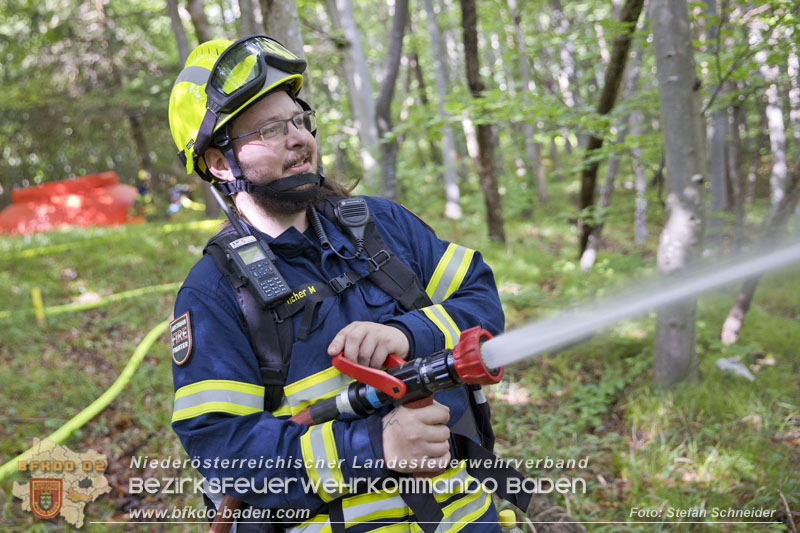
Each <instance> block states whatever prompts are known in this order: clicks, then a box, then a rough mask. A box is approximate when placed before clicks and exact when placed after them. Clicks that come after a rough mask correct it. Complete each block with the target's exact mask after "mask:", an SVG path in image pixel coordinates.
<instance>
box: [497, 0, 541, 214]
mask: <svg viewBox="0 0 800 533" xmlns="http://www.w3.org/2000/svg"><path fill="white" fill-rule="evenodd" d="M507 1H508V10H509V13H510V15H511V21H512V23H513V25H514V37H515V40H516V45H517V53H518V54H519V73H520V76H521V77H522V86H523V90H524V91H525V92H526V93H528V92H530V93H531V94H535V89H536V87H535V85H534V83H533V81H532V79H531V71H530V68H529V67H528V50H527V46H526V45H525V34H524V33H523V32H522V26H520V22H521V19H522V15H521V13H520V11H519V8H518V6H517V1H516V0H507ZM537 130H538V128H537V126H536V122H535V121H532V120H526V121H525V122H524V123H523V124H522V132H523V135H524V137H525V157H526V163H527V165H526V168H527V172H528V176H530V179H531V183H532V184H534V185H535V186H536V195H537V198H538V200H539V203H540V204H546V203H547V174H546V172H545V168H544V164H543V163H542V146H541V145H540V144H539V143H538V142H536V140H535V139H536V134H537Z"/></svg>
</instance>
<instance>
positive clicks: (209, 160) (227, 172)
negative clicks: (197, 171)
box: [203, 148, 233, 181]
mask: <svg viewBox="0 0 800 533" xmlns="http://www.w3.org/2000/svg"><path fill="white" fill-rule="evenodd" d="M203 157H204V158H205V160H206V166H208V171H209V172H210V173H211V174H212V175H213V176H214V177H215V178H217V179H220V180H223V181H233V172H231V167H230V165H229V164H228V160H227V159H226V158H225V156H224V155H222V152H220V151H219V149H218V148H207V149H206V151H205V153H204V154H203Z"/></svg>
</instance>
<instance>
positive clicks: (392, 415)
mask: <svg viewBox="0 0 800 533" xmlns="http://www.w3.org/2000/svg"><path fill="white" fill-rule="evenodd" d="M396 416H397V409H395V410H394V411H392V412H391V413H389V418H388V419H387V420H386V422H384V423H383V429H386V428H388V427H389V426H391V425H393V424H399V423H400V422H398V421H397V420H395V417H396Z"/></svg>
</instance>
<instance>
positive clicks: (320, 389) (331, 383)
mask: <svg viewBox="0 0 800 533" xmlns="http://www.w3.org/2000/svg"><path fill="white" fill-rule="evenodd" d="M351 381H353V378H351V377H350V376H346V375H344V374H341V373H336V374H335V375H334V376H332V377H330V378H328V379H326V380H325V381H323V382H321V383H317V384H315V385H311V386H309V387H306V388H304V389H301V390H299V391H297V392H294V393H292V394H287V395H286V400H287V401H288V402H289V405H291V406H292V407H297V406H298V405H300V404H302V403H303V402H310V401H313V400H317V399H319V398H321V397H323V396H325V395H326V394H330V393H331V392H334V391H337V390H339V389H341V388H343V387H345V386H346V385H347V384H348V383H350V382H351Z"/></svg>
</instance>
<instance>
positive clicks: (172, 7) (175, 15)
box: [167, 0, 189, 69]
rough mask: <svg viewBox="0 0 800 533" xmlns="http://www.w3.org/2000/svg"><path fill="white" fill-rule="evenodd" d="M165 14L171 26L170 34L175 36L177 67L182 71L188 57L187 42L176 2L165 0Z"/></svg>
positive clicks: (176, 0) (175, 0) (174, 0)
mask: <svg viewBox="0 0 800 533" xmlns="http://www.w3.org/2000/svg"><path fill="white" fill-rule="evenodd" d="M167 14H168V15H169V22H170V24H171V25H172V33H173V35H175V42H176V43H177V45H178V65H179V66H180V68H181V69H183V65H185V64H186V58H187V57H189V40H188V39H187V38H186V30H184V29H183V22H182V21H181V15H180V13H179V12H178V0H167Z"/></svg>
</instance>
